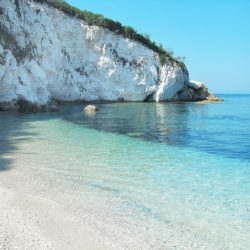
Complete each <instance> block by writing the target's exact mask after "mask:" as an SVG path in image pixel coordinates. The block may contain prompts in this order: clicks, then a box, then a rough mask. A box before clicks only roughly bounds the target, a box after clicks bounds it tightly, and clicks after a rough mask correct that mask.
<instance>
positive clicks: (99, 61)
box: [0, 0, 199, 109]
mask: <svg viewBox="0 0 250 250" xmlns="http://www.w3.org/2000/svg"><path fill="white" fill-rule="evenodd" d="M195 91H196V90H195V89H194V88H192V86H191V85H190V84H189V77H188V72H187V71H186V70H185V69H183V68H182V67H181V66H180V65H178V64H177V63H172V62H171V61H169V62H167V63H166V64H165V65H164V66H161V63H160V59H159V56H158V54H157V53H155V52H153V51H152V50H150V49H148V48H147V47H145V46H143V45H142V44H140V43H139V42H136V41H133V40H130V39H126V38H124V37H123V36H121V35H117V34H115V33H112V32H111V31H109V30H106V29H103V28H100V27H97V26H89V25H87V24H86V23H85V22H84V21H82V20H79V19H77V18H74V17H70V16H68V15H66V14H65V13H63V12H62V11H60V10H58V9H55V8H53V7H51V6H49V5H47V4H41V3H38V2H36V1H32V0H0V103H1V104H2V107H3V106H4V105H5V108H2V109H9V108H14V107H16V106H15V105H16V104H17V103H18V101H20V100H21V101H27V102H29V103H33V104H35V105H38V106H39V105H46V104H48V103H49V102H50V101H51V100H59V101H81V100H84V101H100V100H108V101H119V100H125V101H144V100H151V101H157V102H158V101H171V100H193V99H199V96H197V95H196V97H194V93H195ZM197 97H198V98H197Z"/></svg>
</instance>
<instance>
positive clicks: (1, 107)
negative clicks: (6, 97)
mask: <svg viewBox="0 0 250 250" xmlns="http://www.w3.org/2000/svg"><path fill="white" fill-rule="evenodd" d="M13 109H15V106H14V105H13V103H12V102H1V103H0V111H9V110H13Z"/></svg>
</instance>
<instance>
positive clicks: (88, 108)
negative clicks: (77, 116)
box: [84, 105, 99, 113]
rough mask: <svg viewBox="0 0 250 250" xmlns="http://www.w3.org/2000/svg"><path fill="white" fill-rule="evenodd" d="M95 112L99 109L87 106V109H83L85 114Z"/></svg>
mask: <svg viewBox="0 0 250 250" xmlns="http://www.w3.org/2000/svg"><path fill="white" fill-rule="evenodd" d="M96 111H99V108H97V107H96V106H94V105H88V106H87V107H85V108H84V112H85V113H95V112H96Z"/></svg>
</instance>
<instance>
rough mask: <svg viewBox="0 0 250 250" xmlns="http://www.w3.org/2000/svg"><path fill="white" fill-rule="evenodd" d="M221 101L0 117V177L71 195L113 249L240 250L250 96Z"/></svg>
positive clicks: (249, 245)
mask: <svg viewBox="0 0 250 250" xmlns="http://www.w3.org/2000/svg"><path fill="white" fill-rule="evenodd" d="M221 97H222V98H223V99H224V100H225V101H224V102H222V103H210V104H207V103H160V104H156V103H122V104H101V105H98V106H99V107H100V111H99V112H98V113H96V114H95V115H86V114H84V113H83V112H82V110H83V106H82V105H64V106H61V111H60V112H59V113H49V114H47V113H39V114H16V113H2V114H0V129H1V130H0V140H1V144H0V171H11V170H12V168H13V166H14V167H15V168H16V169H17V168H18V169H20V171H22V170H23V171H27V172H28V171H31V172H33V173H36V175H39V178H41V180H44V181H46V182H47V183H51V184H53V187H57V186H60V187H62V190H63V192H65V193H67V192H68V193H70V192H71V191H69V190H74V192H75V194H77V195H78V197H79V199H78V200H79V202H80V201H81V200H82V201H83V203H84V204H85V205H81V206H80V205H79V204H80V203H79V204H78V205H79V206H76V207H75V209H76V210H77V211H78V213H79V214H81V213H82V214H84V213H85V214H86V211H87V210H88V211H89V212H90V213H91V214H92V215H93V217H95V218H98V220H99V221H102V220H103V221H104V222H105V223H104V224H105V225H107V224H109V225H110V227H109V229H107V228H105V226H103V227H102V229H103V233H104V234H105V230H106V234H105V235H106V236H105V237H110V238H115V237H116V236H117V237H118V238H119V240H120V243H119V244H120V247H121V248H123V249H125V248H126V247H127V248H129V246H130V245H129V244H132V243H131V242H132V241H135V242H136V243H135V244H138V248H137V249H246V250H247V249H250V95H221ZM6 154H16V155H17V157H16V159H15V160H13V159H9V158H6V157H5V155H6ZM14 163H15V164H14ZM72 192H73V191H72ZM62 199H63V198H62ZM72 206H74V204H72ZM107 230H109V233H107ZM122 239H126V240H124V242H123V240H122ZM130 241H131V242H130Z"/></svg>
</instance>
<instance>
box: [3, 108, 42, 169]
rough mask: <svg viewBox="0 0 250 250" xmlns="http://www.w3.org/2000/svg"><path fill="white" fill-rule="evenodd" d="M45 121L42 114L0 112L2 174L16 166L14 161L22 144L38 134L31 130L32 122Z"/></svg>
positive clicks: (19, 152)
mask: <svg viewBox="0 0 250 250" xmlns="http://www.w3.org/2000/svg"><path fill="white" fill-rule="evenodd" d="M41 118H42V119H44V115H42V117H41V115H40V114H20V113H15V112H6V113H1V112H0V172H3V171H7V170H10V169H11V168H13V166H14V159H15V158H16V157H18V156H19V155H20V154H22V155H23V154H29V152H25V153H24V152H21V150H20V149H19V148H18V145H19V144H20V142H22V141H24V140H26V141H30V140H32V139H33V138H34V137H35V136H37V134H36V133H34V132H31V130H30V129H29V127H30V126H31V125H30V122H32V121H38V120H41Z"/></svg>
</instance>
